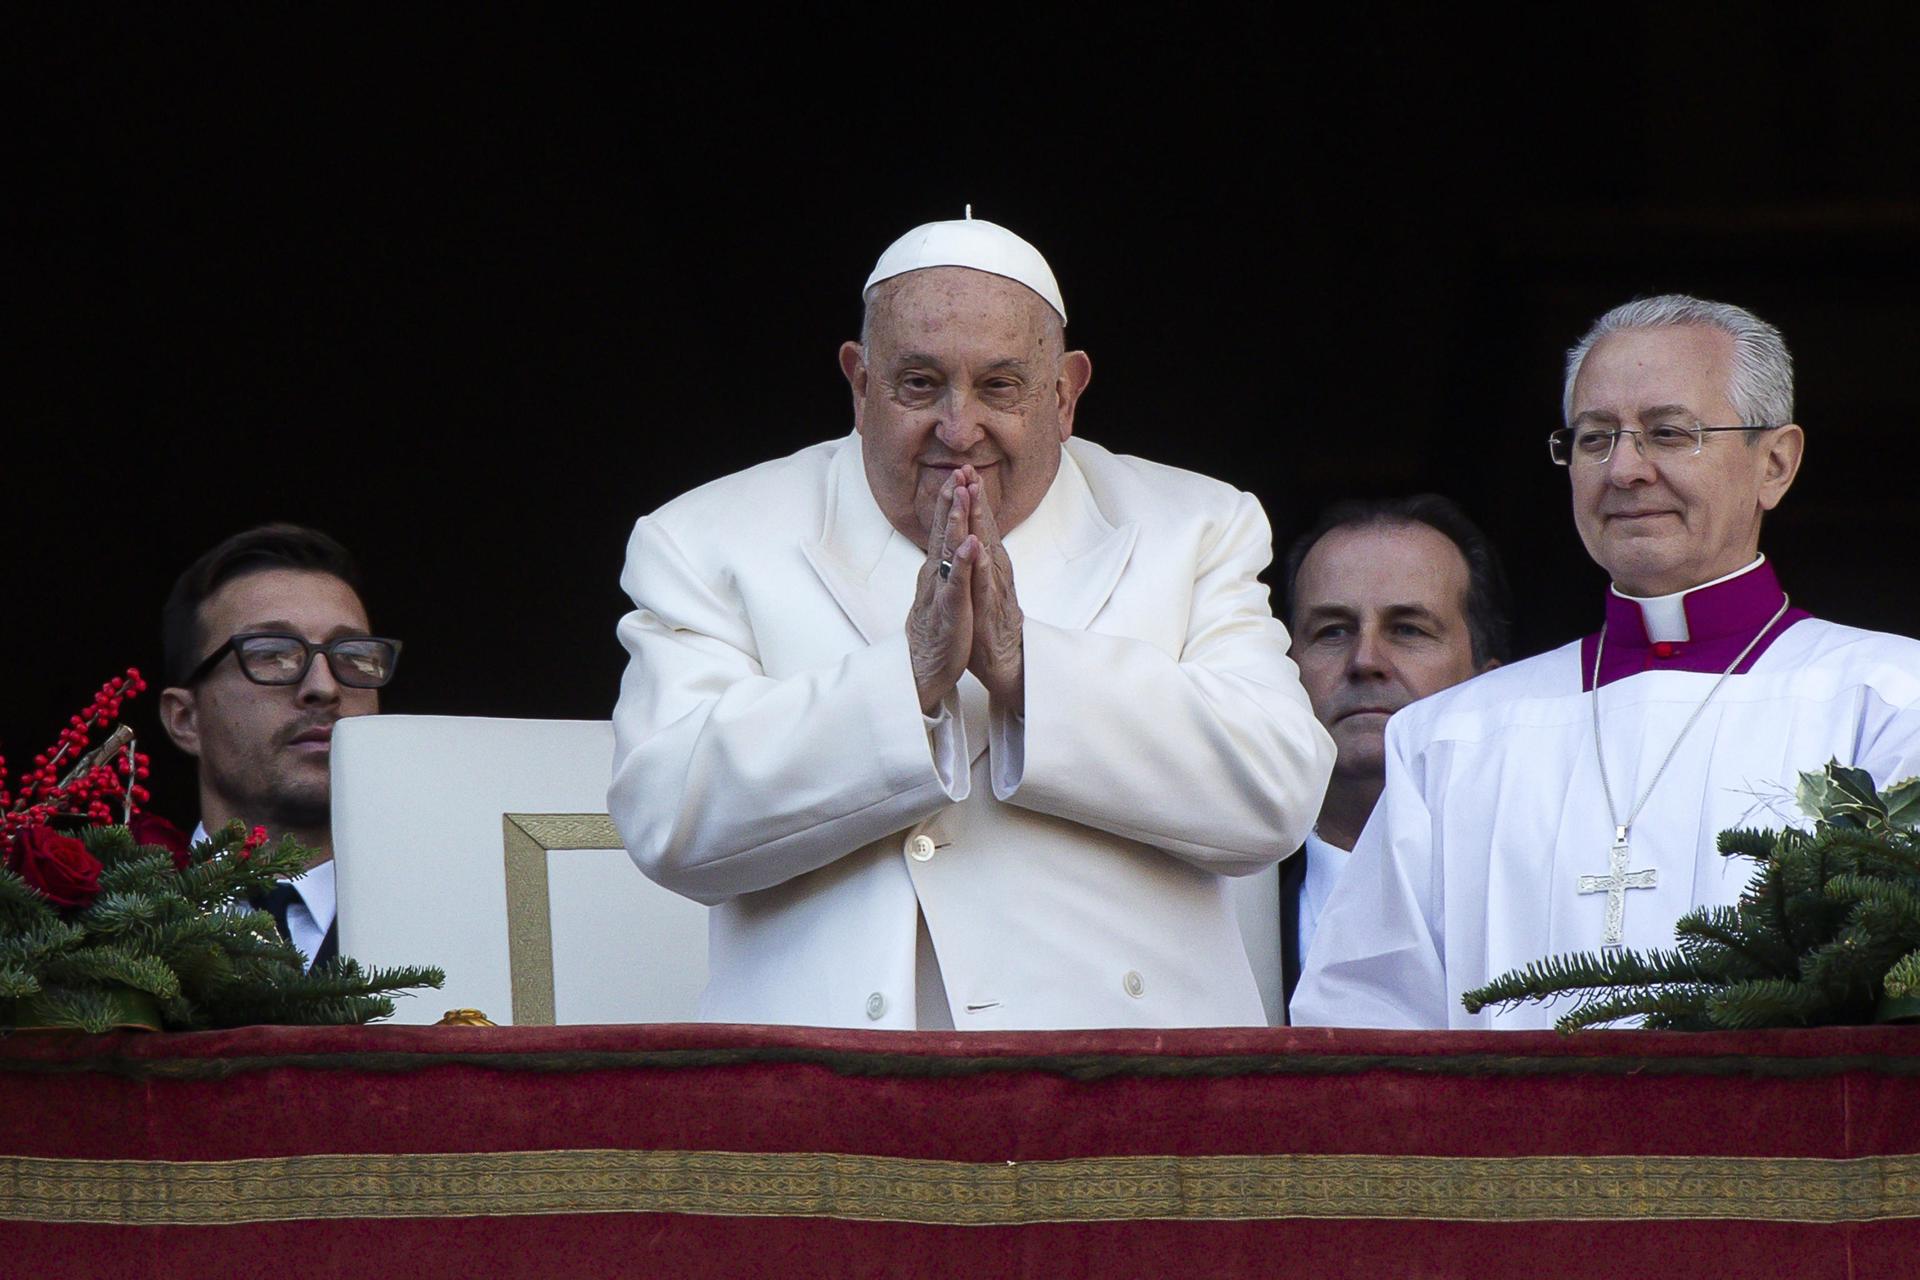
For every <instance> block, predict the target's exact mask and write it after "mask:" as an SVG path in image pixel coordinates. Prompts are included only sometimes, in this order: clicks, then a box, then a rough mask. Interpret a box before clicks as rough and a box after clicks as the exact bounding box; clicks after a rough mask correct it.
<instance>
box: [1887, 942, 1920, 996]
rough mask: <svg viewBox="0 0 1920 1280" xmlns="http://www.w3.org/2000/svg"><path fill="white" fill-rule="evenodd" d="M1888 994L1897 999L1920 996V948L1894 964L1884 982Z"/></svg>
mask: <svg viewBox="0 0 1920 1280" xmlns="http://www.w3.org/2000/svg"><path fill="white" fill-rule="evenodd" d="M1882 985H1883V987H1884V988H1885V990H1886V993H1887V994H1888V995H1890V996H1893V997H1895V998H1896V999H1898V998H1900V997H1904V996H1911V995H1920V948H1916V949H1914V950H1912V951H1909V952H1907V954H1906V955H1904V956H1901V957H1900V958H1899V959H1898V960H1896V961H1894V962H1893V967H1892V968H1890V969H1888V970H1887V976H1886V978H1885V979H1884V980H1883V983H1882Z"/></svg>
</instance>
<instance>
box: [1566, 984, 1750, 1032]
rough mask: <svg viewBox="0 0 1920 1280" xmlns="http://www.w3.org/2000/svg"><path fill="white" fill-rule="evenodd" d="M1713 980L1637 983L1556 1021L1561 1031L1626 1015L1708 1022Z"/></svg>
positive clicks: (1682, 1025) (1664, 1024)
mask: <svg viewBox="0 0 1920 1280" xmlns="http://www.w3.org/2000/svg"><path fill="white" fill-rule="evenodd" d="M1716 989H1717V988H1715V987H1714V986H1712V985H1711V984H1704V983H1677V984H1674V985H1672V986H1665V987H1652V988H1647V987H1635V988H1629V989H1623V990H1613V991H1609V992H1607V993H1606V994H1604V995H1603V994H1597V993H1596V994H1595V995H1594V996H1592V997H1591V998H1589V999H1587V1000H1583V1001H1582V1002H1581V1003H1580V1004H1579V1005H1578V1006H1577V1007H1575V1008H1574V1009H1572V1010H1571V1011H1570V1012H1568V1013H1566V1014H1565V1015H1563V1016H1562V1017H1561V1018H1560V1019H1559V1020H1558V1021H1557V1022H1555V1023H1554V1029H1555V1030H1557V1031H1560V1032H1563V1033H1564V1032H1570V1031H1581V1030H1585V1029H1586V1028H1589V1027H1600V1026H1606V1025H1607V1024H1609V1023H1614V1022H1618V1021H1620V1020H1621V1019H1623V1018H1633V1017H1639V1018H1644V1019H1646V1020H1647V1023H1648V1025H1649V1026H1656V1025H1657V1026H1659V1027H1661V1028H1665V1029H1672V1030H1688V1029H1693V1028H1694V1027H1696V1026H1697V1027H1699V1028H1704V1027H1705V1026H1706V1025H1707V1015H1706V998H1707V995H1708V994H1709V993H1711V992H1712V991H1714V990H1716Z"/></svg>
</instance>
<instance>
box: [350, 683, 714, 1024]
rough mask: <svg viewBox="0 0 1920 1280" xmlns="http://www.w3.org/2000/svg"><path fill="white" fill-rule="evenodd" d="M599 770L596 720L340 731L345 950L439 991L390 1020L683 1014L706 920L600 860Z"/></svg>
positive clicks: (610, 856) (690, 1002)
mask: <svg viewBox="0 0 1920 1280" xmlns="http://www.w3.org/2000/svg"><path fill="white" fill-rule="evenodd" d="M612 761H613V729H612V726H611V725H609V724H607V723H606V722H605V721H574V720H486V719H474V718H467V717H456V716H360V717H355V718H353V719H349V720H342V721H340V722H339V724H338V725H336V726H335V729H334V737H333V841H334V857H335V859H336V861H337V863H338V868H337V872H336V876H337V880H338V888H339V900H340V926H339V928H340V951H341V953H342V954H343V955H350V956H353V957H355V958H356V959H358V960H360V961H361V962H362V963H364V964H376V965H397V964H437V965H439V966H440V967H441V968H443V969H445V970H446V972H447V985H446V988H445V989H444V990H442V991H438V992H435V991H428V992H426V993H425V994H424V995H423V996H420V997H416V998H414V999H402V1000H400V1001H399V1006H400V1008H399V1012H398V1013H397V1014H396V1015H395V1018H394V1021H396V1022H405V1023H430V1022H437V1021H438V1020H439V1018H440V1015H441V1014H442V1013H443V1012H445V1011H446V1010H448V1009H454V1008H473V1009H479V1010H481V1011H482V1012H484V1013H485V1014H486V1015H487V1016H488V1017H490V1018H492V1019H493V1020H494V1021H495V1022H497V1023H500V1024H501V1025H503V1026H504V1025H506V1024H507V1023H509V1022H513V1021H516V1020H517V1021H521V1022H534V1021H539V1022H546V1021H555V1020H557V1021H561V1022H684V1021H691V1020H693V1019H694V1017H695V1016H696V1010H697V1007H698V1003H699V996H700V991H701V989H702V988H703V987H704V986H705V985H706V980H707V911H706V908H705V907H703V906H701V905H700V904H699V903H696V902H691V901H689V900H687V899H685V898H681V897H679V896H677V895H675V894H672V893H669V892H668V891H667V890H665V889H662V888H660V887H659V886H658V885H656V884H654V883H653V882H652V881H650V880H648V879H647V878H646V877H645V876H643V875H641V874H640V871H639V869H638V868H637V867H635V866H634V865H633V863H632V862H631V861H630V860H629V859H628V858H627V856H626V854H625V852H624V851H621V850H619V849H617V848H612V849H609V848H605V847H602V846H605V845H607V844H611V843H614V841H613V840H612V839H610V838H609V837H610V835H611V831H610V826H609V824H608V823H607V820H606V819H605V817H604V816H603V815H604V814H605V811H606V793H607V782H608V779H609V777H610V775H611V772H612ZM569 841H572V842H574V843H577V844H584V845H585V846H586V847H585V848H569V847H567V846H568V842H569ZM516 963H517V964H518V969H517V970H516V967H515V966H516ZM516 1005H518V1006H519V1010H520V1011H519V1013H518V1014H517V1015H516V1012H515V1008H516Z"/></svg>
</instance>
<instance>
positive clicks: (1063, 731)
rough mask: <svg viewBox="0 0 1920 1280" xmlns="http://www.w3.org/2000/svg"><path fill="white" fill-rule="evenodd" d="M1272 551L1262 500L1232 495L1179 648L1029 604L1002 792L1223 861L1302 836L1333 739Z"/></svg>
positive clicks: (995, 744) (1001, 725)
mask: <svg viewBox="0 0 1920 1280" xmlns="http://www.w3.org/2000/svg"><path fill="white" fill-rule="evenodd" d="M1271 559H1272V535H1271V533H1270V531H1269V529H1268V525H1267V518H1266V514H1265V512H1263V511H1262V510H1261V509H1260V504H1259V503H1258V502H1257V501H1256V500H1255V499H1254V498H1253V497H1252V496H1250V495H1248V494H1239V495H1237V504H1236V506H1235V507H1234V509H1233V512H1232V514H1231V517H1230V518H1229V519H1227V520H1226V521H1224V522H1223V529H1222V532H1221V535H1220V537H1219V538H1218V539H1217V540H1215V542H1214V544H1213V546H1212V547H1211V548H1208V549H1207V550H1206V551H1205V552H1204V553H1203V554H1202V555H1201V556H1200V557H1199V561H1198V564H1197V568H1196V572H1195V577H1194V582H1193V591H1192V597H1191V602H1190V608H1189V612H1188V625H1187V629H1186V635H1185V640H1184V644H1183V646H1182V649H1181V651H1180V653H1179V655H1178V656H1177V657H1175V656H1172V655H1170V654H1168V653H1167V652H1165V651H1164V650H1163V649H1161V648H1160V647H1158V646H1156V645H1154V644H1151V643H1149V642H1147V641H1145V640H1140V639H1135V638H1131V637H1126V636H1116V635H1108V634H1104V633H1102V632H1100V631H1099V630H1098V629H1097V627H1096V629H1094V630H1068V629H1064V628H1061V627H1055V626H1050V625H1048V624H1046V623H1044V622H1040V621H1038V620H1036V619H1034V618H1032V617H1028V619H1027V622H1026V628H1025V634H1024V647H1025V653H1024V665H1025V671H1026V714H1025V716H1024V719H1019V718H1015V717H1012V716H1007V715H999V714H996V715H994V716H993V717H992V718H991V720H990V722H989V723H990V729H989V732H990V736H989V739H988V742H989V752H990V754H991V755H992V756H993V762H992V763H993V770H992V778H993V784H994V793H995V795H996V796H997V797H998V798H999V799H1001V800H1003V801H1005V802H1006V803H1008V804H1013V805H1018V806H1020V807H1022V808H1025V809H1029V810H1032V811H1034V812H1037V813H1044V814H1049V815H1052V816H1054V817H1058V818H1064V819H1067V820H1068V821H1071V822H1077V823H1080V824H1082V825H1085V826H1088V827H1094V828H1097V829H1099V830H1102V831H1108V832H1112V833H1113V834H1115V835H1119V836H1123V837H1125V838H1126V839H1129V840H1135V841H1139V842H1141V843H1143V844H1147V845H1151V846H1153V847H1155V848H1158V849H1163V850H1166V851H1167V852H1168V853H1171V854H1173V855H1175V856H1176V857H1179V858H1182V859H1185V860H1186V861H1188V862H1191V863H1193V864H1194V865H1196V866H1199V867H1202V868H1204V869H1206V870H1208V871H1212V872H1216V873H1219V874H1225V875H1247V874H1251V873H1253V872H1255V871H1258V870H1260V869H1261V868H1262V867H1266V866H1270V865H1272V864H1273V863H1274V862H1276V861H1278V860H1279V859H1280V858H1282V857H1284V856H1285V855H1287V854H1289V853H1291V852H1293V850H1294V849H1296V848H1298V847H1299V845H1300V842H1301V840H1302V839H1303V838H1304V837H1305V835H1306V833H1307V830H1308V829H1309V828H1310V827H1311V826H1312V824H1313V820H1314V818H1315V816H1316V815H1317V814H1318V812H1319V809H1320V802H1321V799H1322V798H1323V796H1324V795H1325V793H1326V787H1327V779H1328V777H1329V776H1330V775H1331V773H1332V770H1333V756H1334V748H1333V741H1332V739H1331V738H1329V737H1328V736H1327V733H1326V730H1324V729H1323V728H1321V726H1320V723H1319V722H1318V721H1317V720H1315V719H1314V716H1313V708H1312V706H1311V704H1310V703H1309V702H1308V700H1307V695H1306V691H1305V690H1304V689H1302V688H1301V685H1300V678H1299V672H1298V669H1297V668H1296V667H1295V666H1294V664H1293V660H1292V659H1291V658H1289V657H1288V656H1287V632H1286V628H1285V627H1284V626H1282V625H1281V623H1280V622H1279V621H1278V620H1277V619H1276V618H1274V617H1273V615H1272V612H1271V611H1270V610H1269V608H1268V605H1267V589H1266V587H1265V586H1264V585H1262V584H1261V583H1260V581H1259V579H1258V576H1257V575H1258V574H1259V573H1260V571H1261V570H1262V569H1263V568H1265V567H1266V565H1267V563H1268V561H1269V560H1271ZM1173 607H1177V605H1175V604H1174V603H1172V602H1170V603H1169V608H1173Z"/></svg>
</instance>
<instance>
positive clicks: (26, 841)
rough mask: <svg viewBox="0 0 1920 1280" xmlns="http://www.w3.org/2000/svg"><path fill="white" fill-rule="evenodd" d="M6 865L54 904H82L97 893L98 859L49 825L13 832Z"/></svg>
mask: <svg viewBox="0 0 1920 1280" xmlns="http://www.w3.org/2000/svg"><path fill="white" fill-rule="evenodd" d="M7 866H8V867H9V868H11V869H12V870H13V871H14V872H16V873H18V875H19V876H20V878H21V879H22V880H25V881H26V882H27V883H28V884H30V885H32V886H33V887H34V888H36V889H38V890H39V891H40V893H41V894H42V896H44V897H45V898H46V899H47V901H48V902H51V903H53V904H54V905H56V906H61V907H84V906H86V905H87V904H88V903H90V902H92V901H93V900H94V899H95V898H97V897H99V896H100V860H99V859H97V858H95V857H94V856H93V855H92V854H90V853H88V852H87V846H85V845H84V844H81V843H80V842H79V841H78V840H75V839H74V838H73V837H72V836H63V835H61V834H60V833H59V832H57V831H54V830H53V829H52V828H50V827H28V828H26V829H25V830H23V831H17V832H15V833H14V837H13V852H12V853H11V854H9V855H8V857H7Z"/></svg>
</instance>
